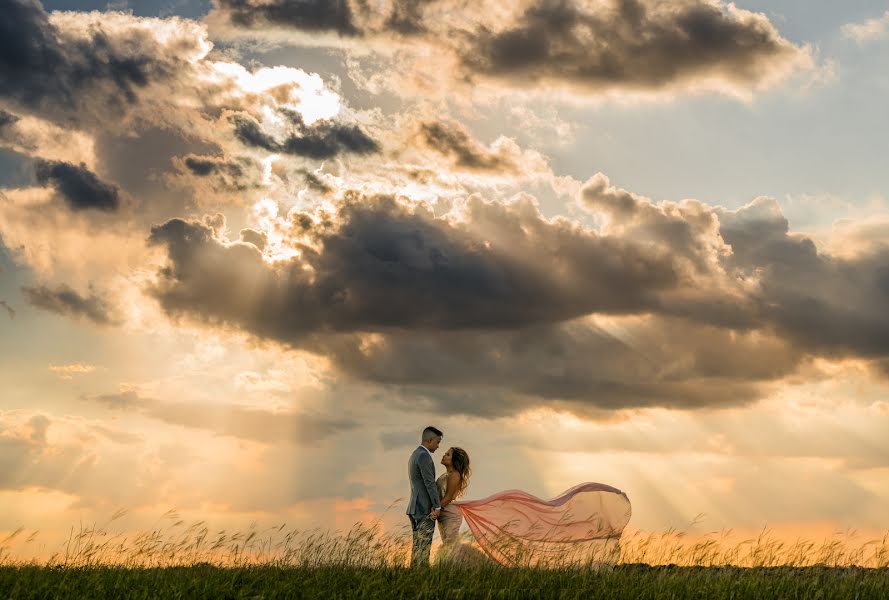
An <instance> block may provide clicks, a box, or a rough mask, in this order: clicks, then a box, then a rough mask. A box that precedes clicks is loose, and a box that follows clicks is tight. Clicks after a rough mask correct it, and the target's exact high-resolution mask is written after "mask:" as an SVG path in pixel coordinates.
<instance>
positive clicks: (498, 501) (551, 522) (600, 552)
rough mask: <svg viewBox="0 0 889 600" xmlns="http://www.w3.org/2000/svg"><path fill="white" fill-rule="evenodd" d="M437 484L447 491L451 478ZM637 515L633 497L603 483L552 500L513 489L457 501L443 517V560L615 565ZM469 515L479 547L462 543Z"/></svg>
mask: <svg viewBox="0 0 889 600" xmlns="http://www.w3.org/2000/svg"><path fill="white" fill-rule="evenodd" d="M436 483H437V484H438V488H439V492H440V493H441V494H442V495H443V492H444V490H443V486H445V483H446V477H445V476H442V477H440V478H439V479H438V480H437V481H436ZM631 515H632V508H631V506H630V500H629V498H627V495H626V494H625V493H623V492H622V491H620V490H618V489H617V488H613V487H611V486H609V485H605V484H602V483H582V484H580V485H577V486H574V487H573V488H571V489H569V490H567V491H565V492H564V493H562V494H559V495H558V496H556V497H555V498H552V499H550V500H542V499H540V498H537V497H536V496H533V495H531V494H529V493H527V492H523V491H520V490H508V491H505V492H499V493H497V494H493V495H491V496H488V497H487V498H483V499H481V500H469V501H458V502H452V503H450V504H448V505H447V506H445V507H444V508H443V509H442V511H441V515H440V516H439V519H438V527H439V533H440V534H441V539H442V547H441V549H440V550H439V555H440V557H441V558H440V560H451V561H458V562H463V563H466V562H472V563H475V562H478V561H479V559H480V558H481V559H483V560H486V559H485V558H484V557H485V556H486V557H487V559H490V560H494V561H496V562H498V563H500V564H502V565H507V566H566V565H571V564H574V565H591V564H595V565H601V564H613V563H614V562H615V561H616V560H617V557H618V553H619V551H620V549H619V540H620V536H621V533H622V532H623V530H624V527H626V525H627V523H628V522H629V521H630V516H631ZM463 519H466V523H467V525H468V526H469V529H470V531H471V532H472V534H473V537H474V538H475V543H476V545H477V547H476V545H470V544H467V543H461V542H460V541H459V535H458V532H459V530H460V524H461V522H462V521H463ZM481 552H483V553H484V555H482V554H481Z"/></svg>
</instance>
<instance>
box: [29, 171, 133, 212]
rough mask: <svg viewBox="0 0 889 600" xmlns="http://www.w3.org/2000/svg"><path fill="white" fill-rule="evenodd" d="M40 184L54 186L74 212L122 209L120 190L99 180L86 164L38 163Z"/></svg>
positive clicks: (37, 174)
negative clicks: (120, 207) (92, 209)
mask: <svg viewBox="0 0 889 600" xmlns="http://www.w3.org/2000/svg"><path fill="white" fill-rule="evenodd" d="M34 175H35V177H36V178H37V181H38V182H39V183H41V184H43V185H47V184H49V185H52V186H53V187H54V188H55V189H56V191H58V192H59V194H61V196H62V198H64V199H65V203H66V204H67V205H68V206H69V207H70V208H71V210H84V209H88V208H94V209H97V210H104V211H113V210H117V208H118V207H119V206H120V192H119V191H118V189H117V187H115V186H113V185H110V184H108V183H105V182H104V181H102V180H100V179H99V178H98V177H97V176H96V174H95V173H93V172H92V171H90V170H89V169H87V168H86V165H84V164H81V165H80V166H77V165H72V164H70V163H65V162H59V161H48V160H39V161H37V162H36V164H35V167H34Z"/></svg>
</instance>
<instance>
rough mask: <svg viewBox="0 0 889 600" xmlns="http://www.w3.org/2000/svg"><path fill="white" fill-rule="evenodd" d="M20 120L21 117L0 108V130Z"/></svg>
mask: <svg viewBox="0 0 889 600" xmlns="http://www.w3.org/2000/svg"><path fill="white" fill-rule="evenodd" d="M18 120H19V117H17V116H16V115H14V114H12V113H10V112H6V111H5V110H3V109H2V108H0V131H2V130H3V129H4V128H5V127H7V126H8V125H12V124H13V123H15V122H17V121H18Z"/></svg>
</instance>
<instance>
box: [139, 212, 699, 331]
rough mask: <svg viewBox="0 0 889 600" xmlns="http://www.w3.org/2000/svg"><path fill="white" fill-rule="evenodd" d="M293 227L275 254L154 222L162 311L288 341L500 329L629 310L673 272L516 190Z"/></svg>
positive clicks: (178, 223) (310, 219) (309, 219)
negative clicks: (500, 198) (446, 214)
mask: <svg viewBox="0 0 889 600" xmlns="http://www.w3.org/2000/svg"><path fill="white" fill-rule="evenodd" d="M460 218H464V219H465V220H459V219H460ZM316 219H317V220H316ZM292 229H293V231H292V235H293V236H294V243H295V248H296V249H297V250H298V251H299V253H300V254H301V256H300V257H299V258H295V259H293V260H291V261H287V262H284V263H282V264H278V265H274V266H273V265H269V264H267V263H266V262H264V261H263V258H262V255H261V254H260V252H258V251H257V249H256V248H255V247H253V246H252V245H246V244H240V243H234V244H227V243H224V242H221V241H219V240H218V239H216V238H215V237H214V232H213V230H212V229H211V228H210V227H208V226H206V225H203V224H201V223H197V222H193V221H183V220H180V219H175V220H172V221H169V222H167V223H165V224H164V225H161V226H157V227H154V228H153V229H152V232H151V237H150V242H151V243H152V244H156V245H160V246H162V247H164V248H165V249H166V250H167V252H168V254H169V256H170V260H171V263H170V266H169V267H168V268H166V269H164V271H163V272H162V273H161V278H160V280H159V281H158V285H157V287H156V288H155V290H154V293H155V294H156V295H157V297H158V298H159V299H160V300H161V302H162V304H163V306H164V307H165V308H166V309H167V310H168V311H169V312H171V313H180V312H181V313H185V314H193V315H194V316H196V317H198V318H199V319H206V320H208V321H220V322H225V323H231V324H235V325H238V326H241V327H244V328H245V329H247V330H248V331H251V332H254V333H257V334H259V335H261V336H264V337H273V338H275V339H279V340H282V341H287V342H292V343H296V344H298V343H299V340H300V338H302V337H303V336H305V335H306V334H308V333H311V332H315V331H323V330H333V331H355V330H367V331H371V330H375V329H378V328H381V327H390V326H391V327H408V328H417V329H430V330H437V329H459V328H501V327H515V326H520V325H524V324H532V323H539V322H553V321H559V320H564V319H567V318H570V317H573V316H578V315H581V314H587V313H591V312H596V311H601V312H616V313H626V312H633V311H636V310H644V309H645V308H646V307H648V308H650V307H653V306H655V304H656V298H657V294H658V292H659V291H664V290H669V289H671V288H674V287H676V286H678V285H679V284H680V281H681V280H682V274H681V273H680V272H678V271H677V269H676V267H675V265H674V264H673V263H672V261H671V260H670V259H669V257H668V256H662V255H659V254H655V253H647V252H645V251H643V250H641V249H639V248H636V247H635V246H634V245H632V244H627V243H625V242H623V241H621V240H617V239H608V238H600V237H598V236H596V235H595V234H594V233H592V232H590V231H586V230H584V229H582V228H580V227H578V226H576V225H572V224H570V223H569V222H567V221H555V222H549V221H546V220H545V219H543V218H542V216H541V215H540V213H539V212H538V210H537V208H536V206H534V204H533V203H532V202H531V201H530V200H527V199H522V200H518V201H517V202H515V203H514V204H512V205H503V204H499V203H489V202H485V201H483V200H481V199H480V198H470V199H469V200H468V201H467V203H466V205H465V209H464V213H463V215H454V217H452V218H450V219H446V218H436V217H435V216H434V215H433V213H432V212H431V211H430V210H429V209H427V208H425V207H423V206H422V205H405V204H401V203H399V202H398V201H396V200H394V199H392V198H387V197H381V198H371V199H364V198H360V197H357V196H355V197H352V198H351V199H349V198H346V199H345V200H344V201H343V202H342V203H341V205H340V208H339V210H338V213H337V215H336V218H335V220H331V219H330V217H326V218H325V217H324V216H323V215H320V214H319V215H314V214H308V213H296V214H294V215H292ZM242 288H243V289H242Z"/></svg>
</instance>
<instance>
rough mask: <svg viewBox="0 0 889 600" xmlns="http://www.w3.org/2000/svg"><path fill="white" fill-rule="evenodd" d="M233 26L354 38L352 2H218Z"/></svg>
mask: <svg viewBox="0 0 889 600" xmlns="http://www.w3.org/2000/svg"><path fill="white" fill-rule="evenodd" d="M216 4H217V5H218V6H219V8H221V9H222V10H223V11H224V12H225V13H226V15H227V16H228V18H229V19H231V22H232V23H234V24H235V25H240V26H243V27H261V26H267V27H268V26H271V27H292V28H295V29H303V30H306V31H315V32H323V31H330V32H334V33H337V34H340V35H346V36H354V35H358V34H359V33H360V32H359V30H358V27H357V26H356V24H355V19H354V14H353V10H352V5H351V1H350V0H297V1H296V2H294V1H293V0H216Z"/></svg>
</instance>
